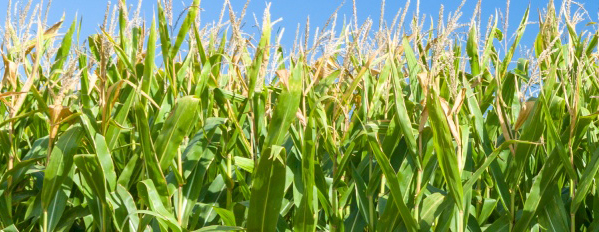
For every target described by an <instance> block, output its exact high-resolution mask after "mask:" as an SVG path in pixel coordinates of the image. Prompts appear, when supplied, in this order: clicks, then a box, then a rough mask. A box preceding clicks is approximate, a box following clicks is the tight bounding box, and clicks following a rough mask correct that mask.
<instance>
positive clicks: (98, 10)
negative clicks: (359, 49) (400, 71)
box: [0, 0, 599, 49]
mask: <svg viewBox="0 0 599 232" xmlns="http://www.w3.org/2000/svg"><path fill="white" fill-rule="evenodd" d="M22 1H23V0H22ZM1 2H3V3H0V12H6V7H7V2H8V0H2V1H1ZM16 2H17V1H16V0H13V8H14V5H15V3H16ZM37 2H39V0H34V3H37ZM45 2H47V0H45ZM107 2H108V1H106V0H53V2H52V6H51V8H50V13H49V17H48V24H50V25H51V24H53V23H54V22H57V21H58V20H60V17H61V16H62V14H63V12H64V13H65V17H66V22H71V21H72V20H73V19H74V17H75V15H76V14H78V17H82V18H83V28H82V36H85V37H86V36H88V35H90V34H94V33H97V32H98V31H97V30H98V28H99V27H98V25H99V24H100V23H102V21H103V18H104V11H105V9H106V4H107ZM112 2H113V3H116V2H118V0H113V1H112ZM137 2H138V0H127V4H128V5H130V6H132V7H136V6H137ZM191 2H192V0H173V8H174V12H175V18H176V17H177V16H178V14H179V13H180V12H181V11H182V10H183V9H184V8H185V6H188V5H190V4H191ZM223 2H224V1H222V0H203V1H202V3H201V8H202V9H203V11H202V12H201V20H202V24H205V23H207V22H211V21H213V20H214V21H216V20H218V16H219V14H220V9H221V8H222V5H223ZM231 2H232V5H233V8H234V10H235V11H236V12H238V14H239V12H240V11H241V9H242V8H243V5H244V4H245V2H246V1H245V0H231ZM271 2H272V5H271V15H272V18H273V20H274V19H277V18H282V19H283V21H281V22H280V23H278V24H276V25H275V28H274V31H275V32H276V31H277V30H278V29H280V28H281V27H284V28H286V29H285V33H284V35H283V44H284V45H285V46H290V45H291V44H292V43H293V40H294V37H295V30H296V27H297V25H298V23H300V24H301V25H302V27H303V26H304V24H305V22H306V18H307V17H308V16H310V24H311V31H312V32H313V31H314V30H315V27H316V26H320V27H322V26H323V25H324V23H325V22H326V20H327V19H328V17H329V16H330V15H331V14H332V13H333V11H334V10H335V9H336V8H337V7H338V6H339V5H340V4H341V3H342V2H343V1H342V0H300V1H297V0H273V1H271ZM405 2H406V1H405V0H387V2H386V4H385V19H386V20H387V21H389V22H390V21H392V19H393V17H394V15H395V14H396V12H397V11H398V9H399V8H400V7H403V6H404V4H405ZM460 2H461V1H459V0H421V3H420V13H421V14H426V15H430V16H432V17H433V18H434V20H435V23H436V18H437V17H438V14H439V9H440V6H441V5H444V8H445V13H444V15H445V16H447V15H448V13H449V12H450V11H455V10H456V8H457V6H458V5H459V3H460ZM476 2H477V0H468V1H466V4H465V5H464V8H463V10H462V11H463V13H464V14H463V16H462V18H461V22H462V23H466V22H468V21H469V19H470V17H471V16H472V13H473V11H474V8H475V5H476ZM547 2H548V1H546V0H545V1H541V0H530V1H522V0H512V1H511V6H510V14H509V25H510V27H509V28H508V35H512V34H513V33H514V31H515V30H516V28H517V26H518V24H519V22H520V20H521V18H522V16H523V14H524V11H525V9H526V7H527V5H529V4H530V6H531V11H530V12H531V14H530V21H538V11H540V10H542V9H543V8H545V7H546V5H547ZM580 3H582V4H584V6H585V8H586V9H587V10H588V11H589V13H590V15H591V19H592V21H595V22H597V21H599V16H598V14H597V12H598V10H599V1H597V0H582V1H580ZM356 4H357V9H358V21H360V22H364V20H365V19H366V18H367V17H371V18H373V20H374V23H375V26H377V25H378V19H379V15H380V8H381V2H380V1H378V0H373V1H371V0H356ZM560 4H561V1H556V7H559V5H560ZM20 5H21V6H22V5H23V3H20ZM156 6H157V3H156V0H144V1H143V2H142V12H143V13H142V16H143V17H144V18H146V19H147V20H151V19H152V15H153V13H154V12H155V11H156ZM265 6H266V1H262V0H253V1H251V2H250V5H249V7H248V13H247V14H246V18H245V22H246V24H245V26H244V31H246V32H249V33H255V32H256V30H255V27H254V25H255V23H254V19H253V15H252V13H255V14H256V17H258V18H259V19H260V18H261V16H262V12H263V10H264V7H265ZM505 8H506V3H505V1H496V0H484V1H483V3H482V17H483V19H484V21H485V22H484V23H483V25H486V19H488V18H489V16H490V15H491V14H494V13H495V11H496V10H498V11H505ZM415 9H416V0H412V3H411V5H410V11H409V13H408V18H409V17H410V16H411V15H412V14H413V13H414V12H415ZM352 11H353V10H352V0H346V1H345V4H344V5H343V6H342V8H341V9H340V12H339V21H338V24H341V23H342V22H343V17H344V16H343V15H345V17H346V18H347V19H348V20H349V19H351V17H352ZM226 18H228V17H226ZM181 20H182V19H181ZM4 21H5V18H4V17H0V25H2V26H4ZM429 23H430V19H429V20H427V23H426V24H425V25H429ZM67 26H68V25H67ZM536 27H537V26H536V25H530V26H529V27H527V31H526V33H525V35H524V38H523V40H522V43H521V44H523V45H524V46H527V47H530V46H531V44H532V42H533V40H534V35H535V31H536V30H535V29H536ZM577 29H579V30H580V29H588V30H590V31H595V29H592V28H585V26H584V24H579V26H578V28H577ZM63 30H66V29H64V28H63ZM287 49H289V47H287Z"/></svg>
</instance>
